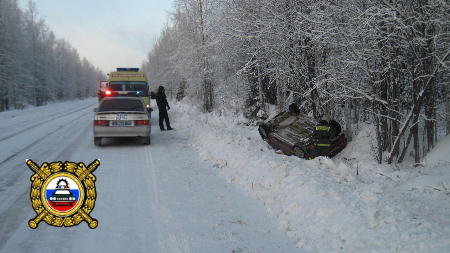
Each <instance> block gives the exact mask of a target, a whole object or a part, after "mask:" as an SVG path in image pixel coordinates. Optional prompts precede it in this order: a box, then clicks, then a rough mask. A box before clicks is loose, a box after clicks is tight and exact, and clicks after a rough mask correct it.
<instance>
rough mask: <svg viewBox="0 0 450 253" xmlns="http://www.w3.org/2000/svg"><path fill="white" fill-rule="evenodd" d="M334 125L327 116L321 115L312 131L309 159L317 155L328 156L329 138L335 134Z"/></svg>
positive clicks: (332, 137)
mask: <svg viewBox="0 0 450 253" xmlns="http://www.w3.org/2000/svg"><path fill="white" fill-rule="evenodd" d="M335 132H336V130H335V129H334V126H333V125H332V124H331V123H330V119H329V118H328V117H326V116H325V117H323V118H322V120H321V121H319V123H318V124H317V125H316V128H315V129H314V132H313V140H314V148H313V150H312V151H311V154H310V156H309V159H314V158H316V157H317V156H319V155H322V156H328V157H330V146H331V140H332V139H334V137H335V135H336V133H335Z"/></svg>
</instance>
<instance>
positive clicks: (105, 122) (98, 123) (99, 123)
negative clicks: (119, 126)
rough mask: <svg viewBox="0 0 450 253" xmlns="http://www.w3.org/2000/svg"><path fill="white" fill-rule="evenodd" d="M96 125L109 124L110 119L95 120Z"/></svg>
mask: <svg viewBox="0 0 450 253" xmlns="http://www.w3.org/2000/svg"><path fill="white" fill-rule="evenodd" d="M94 126H109V121H108V120H94Z"/></svg>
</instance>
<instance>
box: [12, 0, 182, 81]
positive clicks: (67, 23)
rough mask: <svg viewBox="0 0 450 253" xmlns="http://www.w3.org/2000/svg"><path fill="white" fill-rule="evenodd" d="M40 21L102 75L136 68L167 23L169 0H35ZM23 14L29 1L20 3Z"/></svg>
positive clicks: (170, 2)
mask: <svg viewBox="0 0 450 253" xmlns="http://www.w3.org/2000/svg"><path fill="white" fill-rule="evenodd" d="M34 2H35V4H36V8H37V11H38V15H39V18H43V19H45V23H46V24H47V25H48V26H49V28H50V29H51V30H52V31H53V33H54V34H55V36H56V37H57V38H58V39H59V38H63V39H65V40H66V41H68V42H69V43H70V44H71V45H72V46H73V47H74V48H76V49H77V51H78V53H79V54H80V57H81V59H82V58H83V57H86V58H87V59H88V60H89V61H90V62H91V63H92V64H93V65H94V66H96V67H99V68H100V69H101V70H102V71H103V72H104V73H105V74H106V73H109V72H111V71H114V70H115V69H116V68H117V67H138V68H140V67H141V65H142V61H143V60H146V59H147V53H148V52H149V51H150V50H151V48H152V45H153V43H154V41H155V39H156V38H158V37H159V34H160V32H161V30H162V28H163V27H164V25H165V24H166V23H167V21H168V19H167V13H168V11H171V10H172V5H173V1H171V0H34ZM19 5H20V7H21V9H22V10H23V11H25V10H26V9H27V8H28V7H27V6H28V0H19Z"/></svg>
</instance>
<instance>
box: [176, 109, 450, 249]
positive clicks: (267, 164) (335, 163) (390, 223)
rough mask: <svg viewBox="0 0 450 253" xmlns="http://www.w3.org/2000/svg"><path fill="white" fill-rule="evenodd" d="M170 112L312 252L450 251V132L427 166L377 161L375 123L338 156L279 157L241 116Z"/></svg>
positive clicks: (207, 155) (223, 171) (204, 155)
mask: <svg viewBox="0 0 450 253" xmlns="http://www.w3.org/2000/svg"><path fill="white" fill-rule="evenodd" d="M174 105H175V106H177V107H179V109H178V110H177V113H176V114H175V113H173V114H172V115H170V118H171V121H172V122H173V125H174V126H175V127H176V128H177V129H179V130H178V131H184V132H185V135H186V136H187V137H188V138H189V139H190V143H191V145H192V146H193V147H195V148H196V149H197V150H198V151H199V155H200V157H201V159H202V160H204V161H210V162H211V163H213V164H214V167H215V168H216V169H217V170H218V173H220V175H221V176H223V177H224V178H225V179H226V180H227V181H228V182H230V183H232V184H234V185H235V186H237V187H239V188H241V189H244V190H245V191H247V192H248V194H249V195H251V196H253V197H254V198H256V199H258V200H260V201H261V202H263V203H264V205H265V206H266V212H267V213H270V214H271V215H273V216H276V217H277V219H278V221H279V228H280V229H282V230H284V231H286V234H287V236H289V237H290V238H292V240H293V241H294V242H295V243H296V245H297V247H299V248H301V249H303V250H306V251H311V252H390V251H399V252H450V204H449V203H450V202H449V200H450V198H449V197H450V189H449V183H448V182H450V181H449V179H450V165H449V158H448V154H449V150H450V137H447V138H446V139H445V140H443V141H442V142H441V143H439V148H436V149H435V150H434V151H433V152H431V153H430V154H429V156H428V157H427V158H426V161H427V164H429V165H428V166H424V167H409V166H408V165H406V164H405V165H397V167H395V168H394V167H392V166H389V165H379V164H377V163H376V161H375V160H374V159H373V158H372V155H371V153H372V152H371V148H370V140H371V139H372V138H373V137H372V133H371V131H370V128H367V130H366V131H361V132H360V134H359V135H358V136H357V137H355V140H354V141H353V142H351V143H349V145H348V147H347V148H346V149H345V150H344V151H343V152H342V153H341V154H339V155H338V156H337V157H335V158H333V159H328V158H324V157H320V158H316V159H315V160H312V161H308V160H302V159H299V158H297V157H288V156H284V155H279V154H276V153H275V152H274V150H273V149H272V148H271V147H270V146H269V145H268V144H267V143H265V142H264V141H263V140H261V138H260V137H259V134H258V131H257V127H255V126H246V125H245V123H246V122H247V120H246V119H245V118H244V117H242V116H241V115H237V114H235V113H227V112H224V111H222V112H221V113H220V115H219V114H217V113H210V114H203V113H201V112H200V111H198V110H197V109H195V108H193V107H190V106H187V105H186V104H184V103H182V102H179V103H177V104H174Z"/></svg>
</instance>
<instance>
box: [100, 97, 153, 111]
mask: <svg viewBox="0 0 450 253" xmlns="http://www.w3.org/2000/svg"><path fill="white" fill-rule="evenodd" d="M98 111H99V112H108V111H134V112H142V111H144V107H143V106H142V102H141V101H139V100H135V99H111V100H104V101H103V102H102V104H101V105H100V108H99V109H98Z"/></svg>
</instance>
